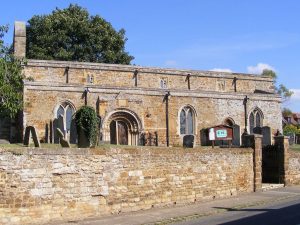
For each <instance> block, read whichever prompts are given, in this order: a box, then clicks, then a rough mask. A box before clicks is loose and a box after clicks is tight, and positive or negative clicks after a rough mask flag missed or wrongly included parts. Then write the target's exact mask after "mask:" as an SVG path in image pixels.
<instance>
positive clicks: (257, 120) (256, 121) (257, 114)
mask: <svg viewBox="0 0 300 225" xmlns="http://www.w3.org/2000/svg"><path fill="white" fill-rule="evenodd" d="M263 118H264V116H263V113H262V111H261V110H260V109H259V108H255V109H254V110H252V112H251V113H250V115H249V127H250V133H251V134H253V130H254V128H256V127H262V126H263Z"/></svg>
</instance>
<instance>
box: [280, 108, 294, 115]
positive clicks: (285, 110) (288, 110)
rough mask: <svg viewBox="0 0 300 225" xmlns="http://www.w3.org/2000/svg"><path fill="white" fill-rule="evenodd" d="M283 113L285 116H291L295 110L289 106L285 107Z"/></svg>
mask: <svg viewBox="0 0 300 225" xmlns="http://www.w3.org/2000/svg"><path fill="white" fill-rule="evenodd" d="M282 115H283V116H284V117H289V116H292V115H293V112H292V111H291V110H290V109H288V108H283V110H282Z"/></svg>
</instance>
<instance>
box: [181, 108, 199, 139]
mask: <svg viewBox="0 0 300 225" xmlns="http://www.w3.org/2000/svg"><path fill="white" fill-rule="evenodd" d="M194 117H195V115H194V112H193V109H192V108H191V107H189V106H185V107H184V108H183V109H182V110H181V112H180V134H194Z"/></svg>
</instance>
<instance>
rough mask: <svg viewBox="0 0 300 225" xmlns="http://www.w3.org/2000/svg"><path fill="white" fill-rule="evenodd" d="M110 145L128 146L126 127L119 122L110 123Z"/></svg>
mask: <svg viewBox="0 0 300 225" xmlns="http://www.w3.org/2000/svg"><path fill="white" fill-rule="evenodd" d="M109 127H110V143H111V144H119V145H128V127H127V125H126V123H124V122H123V121H121V120H113V121H111V122H110V125H109Z"/></svg>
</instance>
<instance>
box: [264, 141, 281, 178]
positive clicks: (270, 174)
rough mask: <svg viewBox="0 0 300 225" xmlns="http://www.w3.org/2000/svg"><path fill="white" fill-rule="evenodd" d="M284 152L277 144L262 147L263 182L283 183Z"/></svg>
mask: <svg viewBox="0 0 300 225" xmlns="http://www.w3.org/2000/svg"><path fill="white" fill-rule="evenodd" d="M283 163H284V161H283V152H282V150H281V149H280V148H278V147H277V146H276V145H267V146H264V147H263V149H262V182H263V183H276V184H279V183H283V181H282V178H281V174H282V171H281V170H282V168H283Z"/></svg>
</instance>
